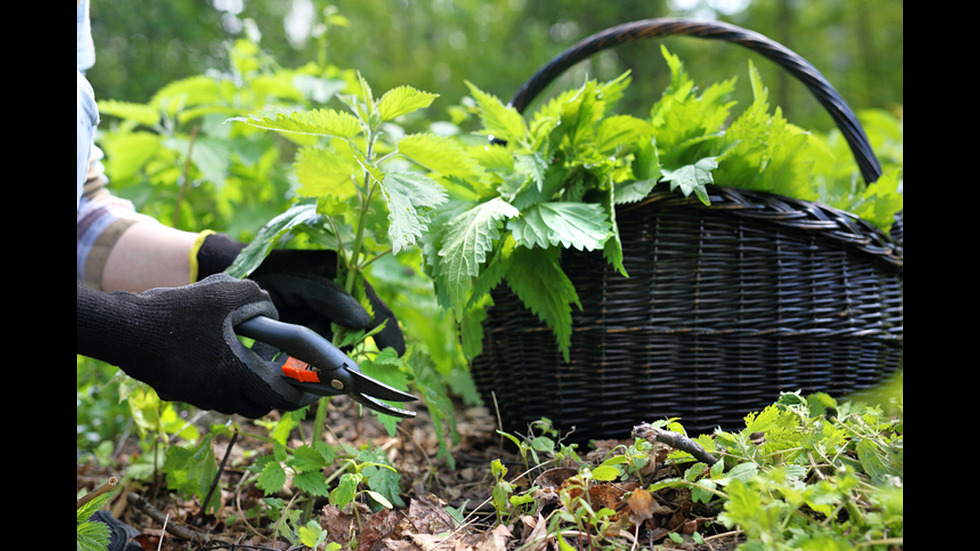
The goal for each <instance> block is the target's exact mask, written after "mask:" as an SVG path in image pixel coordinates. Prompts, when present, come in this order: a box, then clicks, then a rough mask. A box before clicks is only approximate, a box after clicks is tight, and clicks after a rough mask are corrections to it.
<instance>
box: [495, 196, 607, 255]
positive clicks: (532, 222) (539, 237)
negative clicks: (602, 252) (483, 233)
mask: <svg viewBox="0 0 980 551" xmlns="http://www.w3.org/2000/svg"><path fill="white" fill-rule="evenodd" d="M508 229H509V230H510V231H511V232H512V234H513V236H514V240H515V241H516V242H517V244H518V245H523V246H525V247H528V248H534V247H542V248H548V247H551V246H558V245H560V246H561V247H564V248H566V249H568V248H575V249H578V250H583V249H584V250H588V251H591V250H594V249H598V248H601V247H602V245H603V243H605V241H606V239H607V238H608V237H609V234H610V229H611V228H610V227H609V220H608V218H607V217H606V213H605V211H604V210H603V208H602V205H598V204H595V203H558V202H551V203H539V204H537V205H533V206H532V207H530V208H529V209H526V210H525V211H524V213H523V214H522V215H521V217H520V218H515V219H513V220H511V221H510V222H509V223H508Z"/></svg>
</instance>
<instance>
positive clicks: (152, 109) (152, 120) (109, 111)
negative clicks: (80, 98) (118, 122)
mask: <svg viewBox="0 0 980 551" xmlns="http://www.w3.org/2000/svg"><path fill="white" fill-rule="evenodd" d="M98 104H99V114H100V115H102V116H111V117H118V118H120V119H123V120H128V121H133V122H136V123H138V124H142V125H144V126H154V125H156V124H158V123H159V122H160V110H159V109H158V108H157V107H156V106H153V105H147V104H145V103H133V102H128V101H119V100H112V99H109V100H99V102H98Z"/></svg>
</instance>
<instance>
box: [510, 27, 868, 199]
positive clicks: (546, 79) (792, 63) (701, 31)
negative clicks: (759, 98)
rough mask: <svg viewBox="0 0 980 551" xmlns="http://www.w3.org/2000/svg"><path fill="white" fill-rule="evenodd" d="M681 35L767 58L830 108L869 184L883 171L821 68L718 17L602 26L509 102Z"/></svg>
mask: <svg viewBox="0 0 980 551" xmlns="http://www.w3.org/2000/svg"><path fill="white" fill-rule="evenodd" d="M671 35H685V36H693V37H697V38H704V39H713V40H724V41H727V42H733V43H735V44H740V45H741V46H744V47H746V48H748V49H750V50H753V51H755V52H757V53H759V54H761V55H763V56H765V57H767V58H769V59H770V60H772V61H774V62H776V64H778V65H779V66H781V67H782V68H783V69H785V70H786V71H787V72H789V73H790V74H792V75H793V76H794V77H796V78H797V79H798V80H800V81H801V82H802V83H803V84H804V85H806V87H807V88H808V89H809V90H810V92H811V93H813V95H814V96H816V98H817V101H819V102H820V104H821V105H823V107H824V108H825V109H826V110H827V111H828V112H829V113H830V116H831V117H832V118H833V119H834V122H835V123H836V124H837V127H838V128H839V129H840V130H841V132H842V133H843V135H844V138H845V139H846V140H847V143H848V145H849V146H850V148H851V152H852V153H853V154H854V157H855V159H856V160H857V164H858V167H859V168H860V170H861V175H862V176H863V177H864V181H865V182H866V183H868V184H870V183H872V182H875V181H876V180H878V177H879V176H881V165H880V164H879V162H878V158H877V157H876V156H875V154H874V151H873V150H872V149H871V144H870V143H869V142H868V137H867V136H866V135H865V133H864V128H862V126H861V124H860V123H859V122H858V120H857V116H855V114H854V112H853V111H852V110H851V108H850V107H849V106H848V105H847V102H845V101H844V98H843V97H841V95H840V94H839V93H838V92H837V90H835V89H834V87H833V86H831V85H830V83H829V82H827V79H826V78H824V76H823V75H822V74H820V71H818V70H817V69H816V68H815V67H813V66H812V65H811V64H810V63H809V62H808V61H806V60H805V59H803V58H802V57H800V56H799V55H797V54H796V53H794V52H793V51H791V50H790V49H788V48H786V47H785V46H783V45H781V44H779V43H777V42H774V41H772V40H770V39H769V38H767V37H765V36H763V35H761V34H759V33H757V32H754V31H749V30H747V29H743V28H741V27H737V26H735V25H731V24H728V23H722V22H718V21H698V20H692V19H683V18H660V19H645V20H641V21H634V22H631V23H624V24H622V25H617V26H615V27H610V28H608V29H606V30H604V31H600V32H598V33H596V34H593V35H592V36H589V37H588V38H586V39H584V40H582V41H580V42H579V43H578V44H575V45H574V46H572V47H570V48H568V49H567V50H565V51H564V52H562V53H561V54H559V55H558V56H556V57H554V58H553V59H552V60H551V61H549V62H548V63H547V64H545V65H544V66H542V67H541V68H540V69H538V71H537V72H536V73H535V74H534V75H533V76H532V77H531V78H530V79H528V80H527V81H526V82H525V83H524V84H523V85H521V87H520V88H519V89H518V90H517V92H516V93H515V94H514V97H513V98H512V99H511V101H510V105H511V106H513V107H514V108H515V109H517V111H518V112H521V113H523V111H524V109H526V108H527V106H528V105H529V104H530V103H531V101H532V100H533V99H534V98H535V97H536V96H537V95H538V94H540V93H541V91H542V90H544V88H545V87H546V86H547V85H548V84H549V83H550V82H551V81H552V80H554V79H555V78H557V77H558V76H559V75H561V74H562V73H563V72H565V71H566V70H567V69H569V68H570V67H572V66H573V65H575V64H576V63H578V62H580V61H582V60H584V59H586V58H588V57H590V56H591V55H593V54H595V53H597V52H599V51H602V50H604V49H607V48H611V47H614V46H618V45H620V44H628V43H631V42H636V41H639V40H643V39H648V38H659V37H664V36H671Z"/></svg>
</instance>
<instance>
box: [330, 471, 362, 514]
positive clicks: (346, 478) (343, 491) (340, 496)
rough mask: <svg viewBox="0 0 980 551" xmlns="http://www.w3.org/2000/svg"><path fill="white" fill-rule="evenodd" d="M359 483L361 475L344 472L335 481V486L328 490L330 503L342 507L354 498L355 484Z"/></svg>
mask: <svg viewBox="0 0 980 551" xmlns="http://www.w3.org/2000/svg"><path fill="white" fill-rule="evenodd" d="M360 483H361V475H359V474H356V473H344V474H343V475H341V477H340V480H339V481H338V483H337V487H336V488H334V489H333V490H331V492H330V497H329V500H330V504H331V505H336V506H337V507H341V508H343V507H344V506H345V505H347V504H348V503H350V502H351V501H353V500H354V496H355V495H356V494H357V486H358V485H359V484H360Z"/></svg>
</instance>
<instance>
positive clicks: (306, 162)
mask: <svg viewBox="0 0 980 551" xmlns="http://www.w3.org/2000/svg"><path fill="white" fill-rule="evenodd" d="M348 153H349V149H348ZM295 167H296V177H297V179H298V180H299V183H300V187H299V189H298V190H297V193H298V194H299V195H301V196H303V197H324V196H334V197H337V198H338V199H341V200H347V199H350V198H351V197H353V196H354V195H355V194H356V193H357V187H356V183H355V178H356V176H357V174H358V172H359V168H360V167H359V165H358V164H357V162H356V161H354V159H353V157H352V156H351V155H349V154H348V155H343V154H341V153H340V152H338V151H337V149H335V148H329V149H328V148H322V147H304V148H302V149H300V150H299V152H298V153H297V154H296V162H295Z"/></svg>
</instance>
